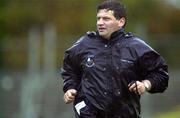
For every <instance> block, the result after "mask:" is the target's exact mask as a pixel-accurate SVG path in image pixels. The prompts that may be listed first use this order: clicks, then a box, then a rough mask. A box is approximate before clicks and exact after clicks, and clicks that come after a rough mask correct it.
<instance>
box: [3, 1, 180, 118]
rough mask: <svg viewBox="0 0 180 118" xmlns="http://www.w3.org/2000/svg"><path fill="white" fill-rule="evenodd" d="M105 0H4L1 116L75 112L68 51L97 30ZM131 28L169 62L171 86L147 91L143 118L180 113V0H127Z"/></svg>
mask: <svg viewBox="0 0 180 118" xmlns="http://www.w3.org/2000/svg"><path fill="white" fill-rule="evenodd" d="M102 1H103V0H0V118H74V113H73V111H72V105H71V104H70V105H66V104H64V102H63V100H62V97H63V92H62V85H63V83H62V78H61V76H60V74H59V70H60V68H61V66H62V60H63V57H64V51H65V50H66V49H67V48H69V47H70V46H71V45H72V44H73V43H74V42H75V41H76V40H77V39H78V38H79V37H81V36H82V35H84V34H85V33H86V32H87V31H93V30H96V6H97V4H98V3H100V2H102ZM123 2H124V3H125V4H126V7H127V10H128V12H127V13H128V20H127V22H128V23H127V27H126V31H127V32H133V33H134V34H135V35H136V36H139V37H140V38H142V39H143V40H145V41H146V42H147V43H148V44H149V45H151V46H152V47H153V48H154V49H155V50H157V51H158V52H159V53H160V54H161V55H162V56H163V57H164V58H165V59H166V61H167V63H168V65H169V73H170V81H169V88H168V89H167V91H166V92H165V93H163V94H153V95H151V94H148V93H147V94H145V95H143V96H142V101H141V102H142V118H180V92H179V91H180V86H179V85H180V78H179V77H180V1H179V0H123Z"/></svg>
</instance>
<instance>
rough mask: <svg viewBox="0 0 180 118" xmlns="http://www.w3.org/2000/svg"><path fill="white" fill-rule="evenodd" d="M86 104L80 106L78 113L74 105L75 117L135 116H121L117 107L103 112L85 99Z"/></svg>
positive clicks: (123, 117) (116, 117) (108, 117)
mask: <svg viewBox="0 0 180 118" xmlns="http://www.w3.org/2000/svg"><path fill="white" fill-rule="evenodd" d="M85 104H86V106H85V107H83V108H81V109H80V111H79V113H78V112H77V110H76V108H75V107H74V111H75V116H76V118H135V117H127V116H122V114H121V113H120V112H118V111H119V110H118V109H117V110H116V111H114V112H109V113H107V112H105V111H101V110H99V109H97V108H95V107H93V106H92V105H91V103H89V102H87V101H85Z"/></svg>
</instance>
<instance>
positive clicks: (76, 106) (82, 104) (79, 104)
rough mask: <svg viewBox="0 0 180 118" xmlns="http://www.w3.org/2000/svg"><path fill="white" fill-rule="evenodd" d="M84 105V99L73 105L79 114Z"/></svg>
mask: <svg viewBox="0 0 180 118" xmlns="http://www.w3.org/2000/svg"><path fill="white" fill-rule="evenodd" d="M85 106H86V104H85V102H84V101H81V102H79V103H77V104H76V105H75V108H76V111H77V113H78V114H79V115H80V110H81V109H82V108H84V107H85Z"/></svg>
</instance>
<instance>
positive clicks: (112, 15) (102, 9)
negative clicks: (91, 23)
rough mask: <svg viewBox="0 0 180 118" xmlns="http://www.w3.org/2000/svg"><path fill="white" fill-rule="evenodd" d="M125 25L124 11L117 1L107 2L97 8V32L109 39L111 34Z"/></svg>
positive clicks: (110, 0)
mask: <svg viewBox="0 0 180 118" xmlns="http://www.w3.org/2000/svg"><path fill="white" fill-rule="evenodd" d="M125 24H126V9H125V7H124V6H123V5H122V4H120V3H119V2H117V1H114V0H107V1H105V2H103V3H102V4H100V5H99V6H98V7H97V30H98V32H99V34H100V35H101V36H102V37H104V38H106V39H109V38H110V36H111V34H112V33H113V32H115V31H117V30H119V29H121V28H123V27H125Z"/></svg>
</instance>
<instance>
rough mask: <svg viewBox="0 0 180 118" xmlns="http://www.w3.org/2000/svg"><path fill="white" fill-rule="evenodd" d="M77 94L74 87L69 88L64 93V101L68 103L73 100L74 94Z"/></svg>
mask: <svg viewBox="0 0 180 118" xmlns="http://www.w3.org/2000/svg"><path fill="white" fill-rule="evenodd" d="M76 95H77V91H76V90H75V89H69V90H67V91H66V93H65V94H64V102H65V103H66V104H69V103H71V102H73V101H74V99H75V96H76Z"/></svg>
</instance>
